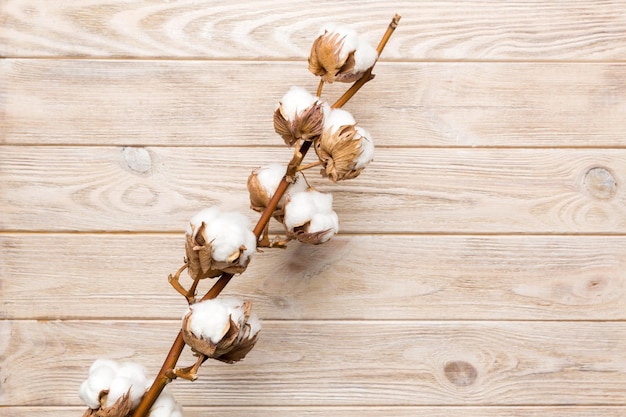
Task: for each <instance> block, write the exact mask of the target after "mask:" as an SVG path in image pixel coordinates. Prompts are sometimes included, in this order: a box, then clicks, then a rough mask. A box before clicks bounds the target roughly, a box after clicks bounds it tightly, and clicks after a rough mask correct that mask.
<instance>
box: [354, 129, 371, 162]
mask: <svg viewBox="0 0 626 417" xmlns="http://www.w3.org/2000/svg"><path fill="white" fill-rule="evenodd" d="M356 132H357V134H358V135H359V136H360V138H357V139H358V140H360V142H361V153H359V156H358V157H357V158H356V159H355V160H354V162H355V165H354V169H363V168H365V167H366V166H367V165H368V164H369V163H370V162H371V161H372V159H373V158H374V141H373V140H372V136H371V135H370V134H369V132H368V131H367V130H365V129H364V128H362V127H361V126H357V127H356Z"/></svg>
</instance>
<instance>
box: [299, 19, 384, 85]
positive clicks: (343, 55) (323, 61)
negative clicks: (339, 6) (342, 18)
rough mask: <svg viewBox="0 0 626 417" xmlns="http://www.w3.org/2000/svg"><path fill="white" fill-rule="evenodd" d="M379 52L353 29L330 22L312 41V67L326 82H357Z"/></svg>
mask: <svg viewBox="0 0 626 417" xmlns="http://www.w3.org/2000/svg"><path fill="white" fill-rule="evenodd" d="M377 58H378V53H377V52H376V49H374V48H373V47H372V46H371V45H370V44H369V43H368V42H367V41H366V40H365V39H363V38H362V37H361V36H359V35H358V34H357V32H356V31H355V30H353V29H350V28H348V27H345V26H341V25H335V24H328V25H326V26H325V27H323V28H322V30H321V31H320V35H319V36H318V37H317V39H315V41H314V42H313V46H312V47H311V53H310V55H309V71H311V72H312V73H313V74H315V75H318V76H320V77H322V79H323V80H324V82H327V83H332V82H333V81H339V82H354V81H356V80H358V79H359V78H360V77H361V76H362V75H363V73H364V72H365V71H367V70H368V69H369V68H371V67H372V66H373V65H374V63H375V62H376V59H377Z"/></svg>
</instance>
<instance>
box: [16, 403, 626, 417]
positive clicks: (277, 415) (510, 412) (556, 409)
mask: <svg viewBox="0 0 626 417" xmlns="http://www.w3.org/2000/svg"><path fill="white" fill-rule="evenodd" d="M4 410H5V411H6V413H7V415H8V416H10V417H31V416H34V415H36V416H39V417H67V416H69V415H74V416H77V415H81V413H82V412H84V410H85V409H84V408H81V407H5V408H4ZM184 412H185V417H223V416H225V415H228V416H229V417H293V416H301V417H326V416H334V417H377V416H393V417H415V416H431V417H502V416H505V415H506V416H508V417H537V416H543V417H596V416H598V415H601V416H603V417H623V416H624V414H625V413H626V407H620V406H612V407H598V406H588V407H580V406H578V407H574V406H533V407H471V406H470V407H411V406H393V407H311V406H307V407H297V406H289V407H261V406H255V407H222V406H207V407H185V409H184Z"/></svg>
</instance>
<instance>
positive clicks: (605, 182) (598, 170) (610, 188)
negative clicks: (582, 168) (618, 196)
mask: <svg viewBox="0 0 626 417" xmlns="http://www.w3.org/2000/svg"><path fill="white" fill-rule="evenodd" d="M583 183H584V185H585V189H586V190H587V192H588V193H589V195H591V196H592V197H594V198H597V199H598V200H609V199H611V198H613V197H614V196H615V193H616V192H617V181H615V177H614V176H613V174H612V173H611V171H609V170H608V169H606V168H603V167H594V168H591V169H590V170H589V171H587V173H586V174H585V178H584V179H583Z"/></svg>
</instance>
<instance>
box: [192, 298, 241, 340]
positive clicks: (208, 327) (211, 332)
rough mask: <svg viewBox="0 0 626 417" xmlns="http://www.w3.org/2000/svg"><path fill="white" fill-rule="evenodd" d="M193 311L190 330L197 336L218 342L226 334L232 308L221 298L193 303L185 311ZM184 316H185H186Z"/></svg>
mask: <svg viewBox="0 0 626 417" xmlns="http://www.w3.org/2000/svg"><path fill="white" fill-rule="evenodd" d="M189 311H191V312H192V314H191V318H190V320H189V330H190V331H191V332H192V333H193V334H194V336H196V337H197V338H201V339H204V340H208V341H210V342H211V343H217V342H219V341H220V340H222V337H224V335H225V334H226V332H227V331H228V328H229V326H228V325H229V323H230V309H229V308H228V306H227V305H226V304H224V303H223V302H222V301H221V299H217V298H216V299H212V300H206V301H202V302H200V303H196V304H193V305H191V306H190V307H189V309H188V310H187V311H186V312H185V314H184V316H186V315H187V314H188V313H189ZM184 316H183V317H184Z"/></svg>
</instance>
